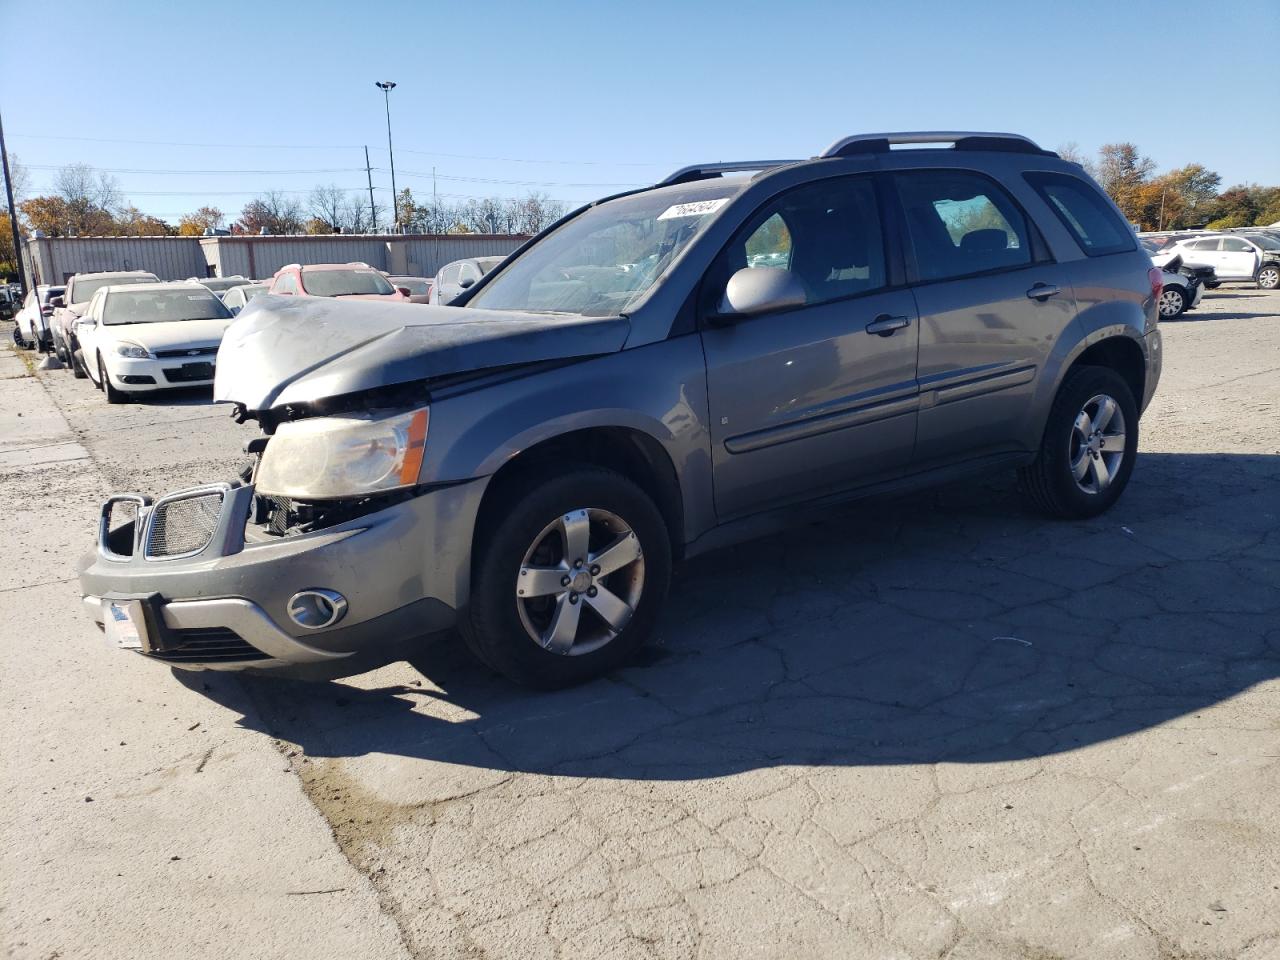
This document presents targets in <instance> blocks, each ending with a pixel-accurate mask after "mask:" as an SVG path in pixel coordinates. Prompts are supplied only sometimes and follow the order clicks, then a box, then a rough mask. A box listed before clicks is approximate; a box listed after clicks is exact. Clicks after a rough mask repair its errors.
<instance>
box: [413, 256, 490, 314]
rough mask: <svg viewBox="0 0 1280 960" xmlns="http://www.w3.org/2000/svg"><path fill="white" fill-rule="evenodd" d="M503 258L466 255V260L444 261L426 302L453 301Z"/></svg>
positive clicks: (447, 302)
mask: <svg viewBox="0 0 1280 960" xmlns="http://www.w3.org/2000/svg"><path fill="white" fill-rule="evenodd" d="M505 259H506V257H468V258H467V259H466V260H455V261H453V263H446V264H445V265H444V266H443V267H441V268H440V270H439V272H438V273H437V274H436V277H435V281H434V282H433V283H432V285H431V296H430V297H429V298H428V300H427V302H428V303H436V304H443V305H448V304H450V303H453V301H454V300H456V299H457V298H458V297H459V296H461V295H462V292H463V291H464V290H468V289H470V288H471V287H473V286H475V284H477V283H479V282H480V280H481V278H482V277H484V276H485V275H486V274H487V273H489V272H490V271H491V270H492V269H493V268H494V267H496V266H497V265H498V264H500V263H501V262H502V261H503V260H505Z"/></svg>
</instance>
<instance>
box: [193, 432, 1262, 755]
mask: <svg viewBox="0 0 1280 960" xmlns="http://www.w3.org/2000/svg"><path fill="white" fill-rule="evenodd" d="M1277 489H1280V456H1231V455H1222V454H1205V455H1193V454H1144V455H1142V456H1141V457H1140V460H1139V463H1138V465H1137V469H1136V472H1135V474H1134V478H1133V482H1132V484H1131V486H1130V489H1129V490H1128V492H1127V493H1126V495H1125V497H1124V498H1122V500H1121V502H1120V503H1119V504H1118V505H1117V506H1116V507H1115V508H1114V509H1113V510H1112V511H1111V512H1110V513H1108V514H1107V515H1105V516H1103V517H1100V518H1097V519H1096V520H1093V521H1089V522H1083V523H1052V522H1046V521H1045V520H1043V519H1041V518H1040V517H1038V516H1036V515H1034V514H1032V513H1030V512H1029V511H1028V510H1027V509H1026V508H1025V507H1024V506H1023V504H1022V501H1021V500H1020V499H1019V498H1018V497H1017V495H1016V491H1015V490H1014V489H1013V484H1012V482H1008V481H1004V480H1000V481H996V482H987V483H978V484H968V485H962V486H961V485H958V486H953V487H949V488H945V489H942V490H939V491H935V492H932V493H929V494H926V495H923V496H915V497H912V498H902V499H897V500H892V501H878V502H866V503H863V504H861V505H857V506H854V507H850V508H847V509H844V510H841V511H839V512H835V513H833V515H832V516H831V517H830V518H829V519H828V520H827V521H826V522H824V523H821V524H815V525H810V526H804V527H797V528H795V529H793V530H791V531H789V532H787V533H785V534H781V535H778V536H774V537H771V538H768V539H765V540H760V541H756V542H754V543H751V544H747V545H745V546H742V547H739V548H736V549H733V550H726V551H721V552H718V553H715V554H712V555H709V556H705V557H702V558H699V559H697V560H695V561H692V562H690V563H689V564H687V565H686V566H685V567H684V569H682V570H679V571H678V572H677V575H676V578H675V580H674V582H673V584H672V592H671V601H670V607H669V610H668V613H667V615H666V616H665V618H664V620H663V623H662V625H661V628H660V630H659V632H658V636H657V637H656V638H655V641H654V643H653V644H652V646H651V647H650V648H648V650H647V651H646V652H645V653H644V655H643V656H642V657H641V660H640V662H639V663H637V664H635V665H633V666H630V667H628V668H626V669H624V670H621V671H619V672H618V673H616V674H615V675H613V676H611V677H609V678H607V679H604V680H600V681H597V682H594V683H591V684H588V685H586V686H583V687H580V688H577V689H573V690H567V691H561V692H557V693H540V692H535V691H529V690H524V689H520V688H517V687H515V686H513V685H511V684H509V683H507V682H506V681H504V680H502V679H501V678H498V677H495V676H493V675H492V674H491V673H489V672H488V671H487V670H485V669H484V668H482V667H480V666H478V665H476V664H475V663H474V662H472V661H471V660H470V659H469V658H468V657H467V656H466V655H465V654H464V653H462V652H461V650H460V649H459V648H460V645H459V644H452V645H449V644H446V645H443V646H439V647H436V648H433V649H424V650H423V651H422V652H421V655H420V656H417V657H415V658H414V659H413V661H412V662H413V666H414V667H415V668H416V669H417V670H418V671H420V673H421V675H422V677H423V678H424V679H423V680H416V679H415V680H412V681H410V682H407V683H396V684H394V685H389V686H383V687H381V688H378V689H371V690H370V689H361V688H359V687H357V686H355V685H353V684H351V683H345V682H329V683H322V684H305V683H297V682H287V681H280V680H273V679H268V678H252V677H249V678H246V680H245V682H246V684H247V687H248V690H249V693H250V696H251V698H252V700H253V702H254V704H255V705H256V706H257V708H258V709H257V710H256V711H254V712H252V713H248V714H246V715H245V716H244V718H243V720H242V721H241V722H242V723H243V724H244V725H246V726H249V727H252V728H258V729H263V730H264V732H268V733H270V735H272V736H275V737H280V738H282V739H284V740H288V741H292V742H294V743H296V744H298V745H299V746H300V747H302V749H303V750H304V751H305V753H306V754H307V756H309V757H360V756H364V755H368V754H374V753H376V754H383V755H392V756H400V757H407V758H420V759H429V760H435V761H443V762H447V763H451V764H460V765H465V766H469V767H474V768H486V769H492V770H502V771H525V772H538V773H546V774H557V775H568V776H584V777H585V776H593V777H623V778H627V779H681V780H683V779H696V778H707V777H717V776H723V775H726V774H732V773H736V772H739V771H743V770H747V769H753V768H759V767H768V766H778V765H786V764H813V765H837V764H838V765H861V764H899V763H903V764H905V763H933V762H939V761H951V762H961V763H966V762H967V763H984V762H993V761H1005V760H1016V759H1021V758H1026V757H1033V756H1040V755H1047V754H1053V753H1058V752H1062V751H1068V750H1073V749H1076V748H1080V747H1084V746H1087V745H1089V744H1093V743H1099V742H1103V741H1106V740H1110V739H1112V738H1116V737H1121V736H1124V735H1126V734H1130V733H1134V732H1137V731H1141V730H1144V729H1147V728H1149V727H1152V726H1155V725H1158V724H1162V723H1165V722H1167V721H1170V720H1174V719H1176V718H1179V717H1183V716H1186V715H1189V714H1194V713H1195V712H1196V711H1197V710H1200V709H1202V708H1205V707H1207V706H1209V705H1212V704H1215V703H1217V702H1219V701H1222V700H1224V699H1226V698H1229V697H1232V696H1234V695H1236V694H1238V693H1240V692H1242V691H1244V690H1246V689H1248V688H1249V687H1250V686H1252V685H1254V684H1257V683H1260V682H1263V681H1265V680H1269V679H1272V678H1274V677H1276V676H1278V675H1280V498H1277V496H1276V491H1277ZM388 669H389V672H391V673H394V675H395V676H396V677H397V679H402V678H403V677H404V675H405V673H406V671H405V669H404V668H403V667H400V668H388ZM397 669H398V672H395V671H396V670H397ZM376 677H377V675H376V674H374V675H370V676H368V677H366V678H365V682H368V681H369V680H370V679H374V680H375V682H376ZM426 678H429V679H426ZM186 682H188V683H189V684H192V685H193V686H195V687H196V688H197V689H199V687H200V683H199V680H198V678H191V679H188V680H187V681H186ZM419 683H420V684H421V685H420V686H419V685H418V684H419ZM213 686H214V692H211V693H209V695H210V696H214V697H215V698H219V699H222V696H223V695H222V694H220V693H218V692H217V691H219V690H223V689H225V687H228V686H231V685H230V684H222V683H217V684H214V685H213ZM226 697H227V699H225V700H224V702H225V703H226V704H227V706H229V707H230V708H232V709H236V708H237V707H239V708H241V709H242V708H243V702H242V701H238V699H237V696H236V695H233V694H231V693H230V692H229V691H228V692H227V693H226ZM242 712H243V710H242Z"/></svg>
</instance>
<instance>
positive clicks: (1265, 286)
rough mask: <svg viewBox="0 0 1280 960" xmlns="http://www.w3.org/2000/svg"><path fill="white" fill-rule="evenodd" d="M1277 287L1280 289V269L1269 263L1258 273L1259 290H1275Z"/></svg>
mask: <svg viewBox="0 0 1280 960" xmlns="http://www.w3.org/2000/svg"><path fill="white" fill-rule="evenodd" d="M1276 287H1280V267H1278V266H1276V265H1275V264H1273V263H1269V264H1267V265H1266V266H1265V267H1263V268H1262V269H1261V270H1259V271H1258V288H1259V289H1261V290H1274V289H1275V288H1276Z"/></svg>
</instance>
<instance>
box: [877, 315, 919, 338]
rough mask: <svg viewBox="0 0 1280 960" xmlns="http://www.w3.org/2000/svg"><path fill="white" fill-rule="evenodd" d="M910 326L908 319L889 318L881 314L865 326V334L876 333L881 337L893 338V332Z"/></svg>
mask: <svg viewBox="0 0 1280 960" xmlns="http://www.w3.org/2000/svg"><path fill="white" fill-rule="evenodd" d="M909 326H911V318H910V317H891V316H889V314H887V313H882V314H880V316H878V317H876V318H875V319H874V320H872V321H871V322H870V323H868V324H867V333H876V334H879V335H880V336H882V337H891V336H893V331H895V330H901V329H902V328H903V327H909Z"/></svg>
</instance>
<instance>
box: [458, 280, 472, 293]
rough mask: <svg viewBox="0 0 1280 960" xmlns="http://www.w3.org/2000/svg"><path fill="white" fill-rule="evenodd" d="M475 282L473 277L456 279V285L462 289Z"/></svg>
mask: <svg viewBox="0 0 1280 960" xmlns="http://www.w3.org/2000/svg"><path fill="white" fill-rule="evenodd" d="M475 282H476V281H475V278H474V277H463V278H462V279H461V280H459V281H458V286H460V287H461V288H462V289H463V290H465V289H467V287H470V286H473V285H474V284H475Z"/></svg>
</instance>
